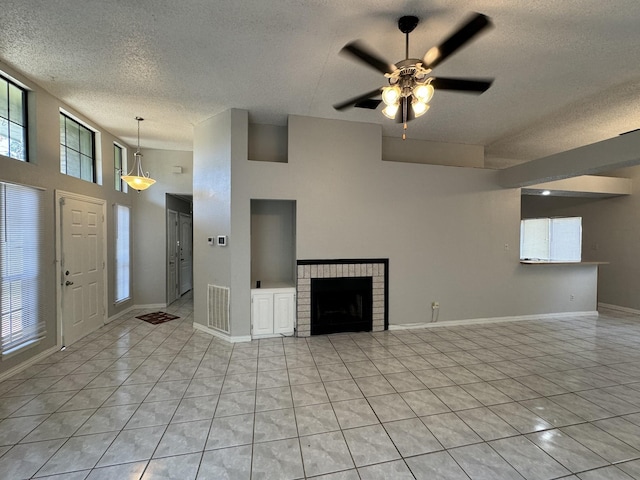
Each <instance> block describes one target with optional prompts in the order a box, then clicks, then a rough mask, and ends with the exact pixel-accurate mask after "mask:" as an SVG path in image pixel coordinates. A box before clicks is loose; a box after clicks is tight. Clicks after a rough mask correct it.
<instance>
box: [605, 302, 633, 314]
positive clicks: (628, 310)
mask: <svg viewBox="0 0 640 480" xmlns="http://www.w3.org/2000/svg"><path fill="white" fill-rule="evenodd" d="M598 308H607V309H609V310H616V311H618V312H625V313H633V314H636V315H640V310H636V309H635V308H629V307H621V306H620V305H611V304H610V303H602V302H598Z"/></svg>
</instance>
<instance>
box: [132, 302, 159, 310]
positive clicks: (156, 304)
mask: <svg viewBox="0 0 640 480" xmlns="http://www.w3.org/2000/svg"><path fill="white" fill-rule="evenodd" d="M131 308H132V309H138V308H139V309H140V310H142V309H147V308H167V304H166V303H149V304H147V305H134V306H133V307H131Z"/></svg>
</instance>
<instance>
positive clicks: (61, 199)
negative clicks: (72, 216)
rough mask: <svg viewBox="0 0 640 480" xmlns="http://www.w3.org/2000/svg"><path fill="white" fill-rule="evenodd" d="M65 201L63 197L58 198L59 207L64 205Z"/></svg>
mask: <svg viewBox="0 0 640 480" xmlns="http://www.w3.org/2000/svg"><path fill="white" fill-rule="evenodd" d="M64 203H65V201H64V197H60V205H64Z"/></svg>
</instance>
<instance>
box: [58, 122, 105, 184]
mask: <svg viewBox="0 0 640 480" xmlns="http://www.w3.org/2000/svg"><path fill="white" fill-rule="evenodd" d="M95 153H96V149H95V134H94V132H93V131H92V130H91V129H89V128H88V127H86V126H85V125H83V124H81V123H80V122H78V121H76V120H74V119H73V118H71V117H69V116H67V115H65V114H64V113H60V171H61V172H62V173H64V174H66V175H70V176H72V177H76V178H81V179H82V180H86V181H87V182H94V183H95V181H96V178H95V169H96V168H95V167H96V162H95Z"/></svg>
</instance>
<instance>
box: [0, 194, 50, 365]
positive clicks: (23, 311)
mask: <svg viewBox="0 0 640 480" xmlns="http://www.w3.org/2000/svg"><path fill="white" fill-rule="evenodd" d="M42 199H43V192H42V191H41V190H38V189H35V188H32V187H25V186H22V185H15V184H11V183H3V182H0V296H1V298H2V301H1V302H0V316H1V318H2V344H1V346H0V350H1V351H2V355H10V354H12V353H14V352H16V351H18V350H20V349H22V348H24V347H26V346H28V345H31V344H34V343H36V342H37V341H39V340H41V339H42V338H44V336H45V331H44V325H45V321H44V318H43V317H44V312H43V311H41V310H40V308H39V305H40V303H41V302H40V297H41V292H42V288H41V277H42V275H41V271H40V270H41V263H42V262H41V258H40V256H41V251H42V248H43V241H42V221H43V218H44V217H43V201H42Z"/></svg>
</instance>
